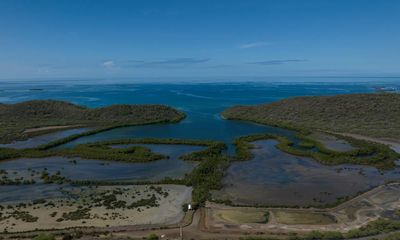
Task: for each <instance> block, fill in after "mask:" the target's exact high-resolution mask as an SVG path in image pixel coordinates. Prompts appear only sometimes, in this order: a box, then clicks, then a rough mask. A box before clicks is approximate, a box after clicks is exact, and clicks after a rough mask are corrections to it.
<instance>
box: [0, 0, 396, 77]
mask: <svg viewBox="0 0 400 240" xmlns="http://www.w3.org/2000/svg"><path fill="white" fill-rule="evenodd" d="M399 75H400V1H398V0H392V1H389V0H358V1H356V0H303V1H298V0H292V1H288V0H276V1H272V0H271V1H269V0H243V1H238V0H209V1H207V0H201V1H200V0H198V1H187V0H186V1H183V0H182V1H174V0H168V1H166V0H160V1H151V0H147V1H145V0H143V1H139V0H137V1H134V0H132V1H128V0H126V1H118V0H116V1H111V0H110V1H100V0H97V1H94V0H90V1H85V0H81V1H72V0H69V1H62V0H57V1H53V0H51V1H50V0H49V1H44V0H31V1H22V0H1V1H0V79H30V78H32V79H35V78H97V77H105V78H119V77H184V76H192V77H193V76H205V77H207V76H211V77H212V76H399Z"/></svg>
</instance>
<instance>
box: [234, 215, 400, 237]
mask: <svg viewBox="0 0 400 240" xmlns="http://www.w3.org/2000/svg"><path fill="white" fill-rule="evenodd" d="M397 230H400V221H395V220H385V219H378V220H375V221H372V222H370V223H368V224H367V225H366V226H363V227H361V228H359V229H355V230H351V231H349V232H347V233H340V232H329V231H328V232H321V231H312V232H310V233H307V234H306V235H304V236H296V235H294V236H291V237H288V238H283V239H288V240H341V239H356V238H361V237H367V236H375V235H378V234H382V233H390V232H393V231H397ZM396 235H397V236H398V235H399V234H397V233H394V234H392V235H389V236H388V237H387V238H384V239H385V240H392V239H398V238H396V237H397V236H396ZM392 236H393V237H392ZM242 239H243V240H256V239H257V240H279V239H282V238H278V237H266V238H263V237H245V238H242Z"/></svg>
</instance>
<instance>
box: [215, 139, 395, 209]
mask: <svg viewBox="0 0 400 240" xmlns="http://www.w3.org/2000/svg"><path fill="white" fill-rule="evenodd" d="M253 144H254V145H255V147H254V148H253V149H252V150H251V151H252V153H253V155H254V157H253V158H252V159H251V160H248V161H242V162H232V163H231V165H230V166H229V167H228V169H227V170H226V174H225V177H224V179H223V180H222V182H223V188H222V189H221V190H219V191H213V198H214V199H219V200H230V201H231V202H232V203H233V204H238V205H264V206H310V205H311V206H322V205H326V204H333V203H335V202H336V201H338V200H340V199H342V198H345V197H347V196H355V195H357V193H359V192H362V191H366V190H368V189H370V188H372V187H375V186H378V185H381V184H383V183H385V182H386V181H393V180H400V171H399V169H398V168H396V169H394V170H390V171H383V170H377V169H376V168H374V167H367V166H360V165H349V164H343V165H337V166H326V165H322V164H320V163H318V162H316V161H314V160H313V159H311V158H307V157H298V156H294V155H290V154H287V153H284V152H282V151H280V150H278V149H277V148H276V144H277V142H276V141H275V140H259V141H255V142H253Z"/></svg>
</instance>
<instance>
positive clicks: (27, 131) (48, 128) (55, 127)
mask: <svg viewBox="0 0 400 240" xmlns="http://www.w3.org/2000/svg"><path fill="white" fill-rule="evenodd" d="M82 126H83V125H81V124H77V125H63V126H48V127H38V128H29V129H26V130H25V131H24V133H34V132H40V131H47V130H56V129H65V128H77V127H82Z"/></svg>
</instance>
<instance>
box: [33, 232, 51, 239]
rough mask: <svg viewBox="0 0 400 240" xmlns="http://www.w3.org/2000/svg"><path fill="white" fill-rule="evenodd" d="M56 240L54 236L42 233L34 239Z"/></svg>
mask: <svg viewBox="0 0 400 240" xmlns="http://www.w3.org/2000/svg"><path fill="white" fill-rule="evenodd" d="M55 239H56V238H55V237H54V235H52V234H44V233H41V234H39V235H38V236H36V237H35V238H34V240H55Z"/></svg>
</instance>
